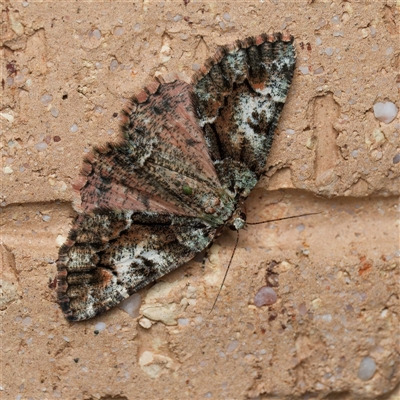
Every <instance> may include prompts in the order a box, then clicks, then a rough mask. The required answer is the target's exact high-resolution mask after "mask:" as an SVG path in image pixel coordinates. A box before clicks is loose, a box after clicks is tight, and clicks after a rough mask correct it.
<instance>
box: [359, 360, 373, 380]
mask: <svg viewBox="0 0 400 400" xmlns="http://www.w3.org/2000/svg"><path fill="white" fill-rule="evenodd" d="M375 371H376V364H375V360H374V359H373V358H371V357H368V356H367V357H364V358H363V359H362V360H361V363H360V367H359V369H358V377H359V379H361V380H362V381H368V380H370V379H371V378H372V377H373V376H374V374H375Z"/></svg>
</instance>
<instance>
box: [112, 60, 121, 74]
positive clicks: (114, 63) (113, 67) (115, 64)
mask: <svg viewBox="0 0 400 400" xmlns="http://www.w3.org/2000/svg"><path fill="white" fill-rule="evenodd" d="M118 66H119V63H118V61H117V60H112V61H111V63H110V71H111V72H114V71H116V70H117V69H118Z"/></svg>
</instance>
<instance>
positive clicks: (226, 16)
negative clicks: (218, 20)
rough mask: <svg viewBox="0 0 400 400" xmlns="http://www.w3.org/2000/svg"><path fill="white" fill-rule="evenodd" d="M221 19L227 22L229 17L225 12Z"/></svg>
mask: <svg viewBox="0 0 400 400" xmlns="http://www.w3.org/2000/svg"><path fill="white" fill-rule="evenodd" d="M222 18H223V19H224V20H225V21H228V22H229V21H230V20H231V16H230V15H229V14H228V13H227V12H224V13H223V15H222Z"/></svg>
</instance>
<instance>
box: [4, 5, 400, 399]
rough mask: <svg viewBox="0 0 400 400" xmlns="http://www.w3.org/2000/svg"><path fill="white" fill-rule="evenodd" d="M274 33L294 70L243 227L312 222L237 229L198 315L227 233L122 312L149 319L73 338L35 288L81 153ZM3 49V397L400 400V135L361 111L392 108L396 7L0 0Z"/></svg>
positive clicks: (49, 259) (62, 226) (119, 319)
mask: <svg viewBox="0 0 400 400" xmlns="http://www.w3.org/2000/svg"><path fill="white" fill-rule="evenodd" d="M270 30H271V31H281V30H287V31H289V32H290V33H291V34H293V35H294V36H295V43H296V48H297V53H298V61H297V67H296V73H295V77H294V81H293V85H292V88H291V90H290V93H289V97H288V100H287V104H286V106H285V109H284V112H283V114H282V117H281V120H280V123H279V126H278V128H277V132H276V139H275V143H274V146H273V149H272V152H271V154H270V157H269V158H268V168H267V174H266V177H265V178H263V179H262V180H261V182H260V183H259V185H258V186H257V188H256V189H255V190H254V192H253V193H252V195H251V198H250V199H249V201H248V220H249V221H262V220H266V219H271V218H277V217H284V216H288V215H297V214H302V213H306V212H313V211H322V214H319V215H315V216H308V217H303V218H299V219H293V220H287V221H279V222H275V223H269V224H263V225H257V226H252V227H249V228H248V229H247V230H244V231H241V232H240V241H239V245H238V248H237V251H236V254H235V257H234V261H233V263H232V266H231V270H230V273H229V275H228V278H227V281H226V283H225V286H224V288H223V290H222V293H221V296H220V298H219V299H218V303H217V307H216V308H215V309H214V311H213V312H212V313H211V314H209V310H210V308H211V305H212V303H213V301H214V299H215V296H216V294H217V291H218V288H219V285H220V283H221V280H222V276H223V274H224V271H225V268H226V266H227V263H228V260H229V257H230V255H231V254H232V249H233V244H234V241H235V236H234V233H233V232H226V233H225V234H223V235H222V236H221V237H220V238H219V239H218V240H217V241H216V243H215V244H214V246H213V247H212V249H211V254H210V256H209V259H208V260H207V262H206V264H205V267H204V268H202V265H201V260H202V257H201V256H200V257H197V258H196V259H195V260H194V261H192V262H190V263H189V264H187V265H186V266H184V267H182V268H180V269H178V270H177V271H176V272H174V273H172V274H170V275H169V276H167V277H165V279H163V280H162V282H161V283H158V284H157V285H155V286H154V287H153V288H148V289H146V290H142V291H141V292H140V297H139V296H138V295H136V297H135V298H136V300H140V302H141V310H140V314H141V315H143V314H146V315H147V316H149V315H150V312H149V309H153V311H154V310H157V312H158V313H153V314H151V315H152V317H153V320H152V321H151V320H149V319H148V318H144V317H141V318H139V319H138V318H132V317H131V316H130V315H129V314H127V313H126V312H124V311H122V310H120V309H118V308H116V309H114V310H111V311H109V312H108V313H106V314H104V315H101V316H99V317H97V318H95V319H93V320H90V321H87V322H82V323H67V322H66V321H65V320H64V318H63V316H62V314H61V312H60V310H59V307H58V305H57V304H56V303H55V298H54V294H53V292H52V290H51V289H49V288H48V286H47V285H48V282H49V279H52V278H53V277H54V274H55V271H56V267H55V261H56V259H57V251H58V247H59V246H60V244H61V243H62V241H63V239H64V238H65V237H66V235H67V233H68V229H69V223H70V221H71V217H72V216H73V215H74V212H73V211H72V207H71V203H70V200H71V188H70V181H71V179H73V178H74V177H75V176H76V175H77V173H78V170H79V168H80V165H81V160H82V156H83V155H84V153H85V152H87V151H88V149H89V148H90V147H91V146H92V145H94V144H99V143H101V142H104V141H108V140H115V138H116V137H117V135H118V129H119V128H118V124H119V121H118V120H119V118H118V112H119V111H120V110H121V108H122V107H123V105H124V103H125V102H126V100H127V99H128V98H129V97H130V96H131V95H132V94H133V93H134V92H135V91H136V90H138V89H139V88H140V87H141V86H143V85H144V84H145V82H146V81H148V80H150V78H151V77H153V76H154V75H156V74H160V73H165V72H172V71H180V72H183V73H185V74H186V75H188V76H191V75H192V74H193V73H194V72H195V71H196V70H197V69H198V67H199V65H201V64H202V63H203V62H204V61H205V60H206V58H207V57H209V56H212V55H213V53H214V52H215V49H216V48H217V46H218V45H223V44H227V43H231V42H233V41H234V40H236V39H242V38H245V37H247V36H251V35H256V34H259V33H261V32H268V31H270ZM1 35H2V37H1V39H2V56H1V59H2V63H1V73H2V86H3V88H2V91H1V93H2V101H1V110H0V120H1V151H2V166H1V171H0V174H1V175H0V176H1V182H2V187H1V194H0V195H1V201H2V203H1V205H2V209H1V215H0V217H1V229H2V246H1V252H2V258H1V259H2V277H1V278H2V281H1V282H2V285H1V290H2V298H1V300H0V301H1V302H0V313H1V315H2V328H1V331H0V333H1V344H2V346H1V347H2V356H1V366H2V371H1V373H2V382H1V384H0V386H1V387H0V397H1V398H4V399H19V400H21V399H58V398H61V399H85V400H89V399H90V400H91V399H102V400H111V399H120V400H121V399H123V400H126V399H129V400H132V399H184V398H191V399H202V398H213V399H329V400H334V399H345V400H348V399H389V398H390V399H397V398H399V396H400V394H399V389H398V388H399V386H398V383H399V381H400V372H399V370H400V360H399V351H400V348H399V333H400V332H399V312H400V308H399V286H398V285H399V266H398V262H399V257H400V245H399V225H398V219H397V218H398V211H399V210H398V206H399V204H398V195H399V171H400V163H398V157H399V156H396V154H398V153H400V141H399V134H400V121H399V116H397V118H396V119H395V120H394V121H393V122H391V123H390V124H384V123H381V122H379V121H378V120H377V119H376V118H375V116H374V113H373V105H374V104H375V103H376V102H378V101H391V102H394V103H395V104H396V105H397V107H398V108H400V100H399V85H400V73H399V64H400V58H399V51H400V50H399V42H400V41H399V4H398V3H396V2H395V1H379V2H364V3H361V2H355V1H343V2H330V1H307V2H306V1H301V2H300V1H299V2H288V1H286V2H285V1H267V0H266V1H257V2H256V1H254V2H229V3H222V2H219V3H204V2H198V1H194V0H191V1H190V2H188V4H187V5H185V4H184V2H183V1H177V2H168V1H167V2H162V1H160V2H154V1H143V2H140V3H132V2H119V3H116V2H104V3H100V2H57V3H55V2H54V3H51V2H12V1H6V2H4V4H3V5H2V34H1ZM271 271H272V272H273V273H274V274H277V275H273V276H274V277H275V279H277V281H278V283H279V286H277V287H275V290H276V292H277V294H278V301H277V303H275V304H274V305H272V306H270V307H262V308H257V307H255V306H254V296H255V294H256V293H257V291H258V289H259V288H260V287H262V286H264V285H265V284H266V275H268V274H269V275H271ZM365 357H370V358H372V359H373V360H374V362H375V364H376V371H375V373H374V375H373V376H372V377H371V378H370V379H368V380H361V379H360V373H359V368H360V364H361V362H362V360H363V359H365ZM396 385H397V389H396Z"/></svg>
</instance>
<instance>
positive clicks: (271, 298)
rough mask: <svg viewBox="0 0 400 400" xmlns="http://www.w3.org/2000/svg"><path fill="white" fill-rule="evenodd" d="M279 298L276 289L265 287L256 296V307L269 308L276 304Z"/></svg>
mask: <svg viewBox="0 0 400 400" xmlns="http://www.w3.org/2000/svg"><path fill="white" fill-rule="evenodd" d="M277 299H278V296H277V294H276V292H275V290H274V289H272V288H270V287H268V286H263V287H262V288H260V289H259V290H258V292H257V294H256V295H255V296H254V305H255V306H256V307H262V306H269V305H271V304H274V303H276V301H277Z"/></svg>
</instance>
